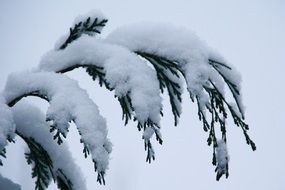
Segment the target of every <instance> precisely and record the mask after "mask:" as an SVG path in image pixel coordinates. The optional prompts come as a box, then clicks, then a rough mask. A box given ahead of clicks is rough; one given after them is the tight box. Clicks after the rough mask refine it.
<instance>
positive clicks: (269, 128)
mask: <svg viewBox="0 0 285 190" xmlns="http://www.w3.org/2000/svg"><path fill="white" fill-rule="evenodd" d="M92 9H100V10H101V11H102V12H104V13H105V14H106V15H107V16H108V18H109V22H108V24H107V27H106V28H105V29H104V31H103V36H105V35H106V34H108V33H109V32H111V31H112V30H113V29H115V28H117V27H119V26H122V25H126V24H129V23H134V22H138V21H159V22H166V23H171V24H174V25H178V26H185V27H187V28H189V29H192V30H193V31H194V32H195V33H196V34H197V35H198V36H200V38H201V39H202V40H204V41H205V42H207V44H208V45H210V46H211V47H213V48H215V49H216V50H218V51H219V52H220V53H221V54H222V55H223V56H224V57H225V58H226V59H227V60H228V61H229V62H230V63H232V64H233V65H235V67H236V68H237V70H239V71H240V73H241V74H242V77H243V83H242V93H243V99H244V104H245V105H246V121H247V122H248V123H249V125H250V135H251V137H252V138H253V139H254V141H255V142H256V144H257V151H256V152H252V151H251V150H250V147H249V146H247V145H246V143H245V139H244V137H243V135H242V131H241V129H239V128H237V127H236V126H234V125H233V124H232V123H229V125H228V136H229V137H228V144H229V154H230V176H229V178H228V179H224V177H223V178H222V179H221V180H220V181H219V182H216V181H215V173H214V167H213V166H212V165H211V154H212V153H211V148H210V147H208V146H207V144H206V139H207V134H205V133H204V132H203V129H202V124H201V123H200V122H199V121H198V117H197V109H196V105H195V104H193V103H192V102H191V101H190V100H189V98H188V95H187V94H186V93H185V96H184V99H183V113H182V117H181V119H180V124H179V126H178V127H176V128H175V127H173V118H172V115H171V111H170V107H169V103H168V101H165V104H164V107H165V108H164V109H165V110H166V113H165V116H164V118H163V119H162V124H161V125H162V127H163V129H162V133H163V136H164V145H163V146H156V147H155V148H156V158H157V159H156V161H155V162H154V163H152V164H150V165H149V164H147V163H145V152H144V150H143V141H142V140H141V134H140V133H139V132H137V130H136V128H135V127H134V126H135V125H134V124H129V125H128V126H127V127H123V122H121V110H120V107H119V104H118V102H117V101H116V100H115V99H114V98H113V93H112V92H107V91H106V90H105V89H101V88H99V87H98V85H97V83H96V82H95V83H94V82H93V81H91V79H90V77H88V76H87V74H86V73H84V72H83V71H76V72H72V73H71V74H69V76H70V77H72V78H75V79H77V80H79V82H80V85H81V86H82V87H83V88H86V89H87V90H88V93H89V95H90V96H91V97H92V98H93V99H94V101H95V103H97V104H98V106H99V108H100V111H101V113H102V115H103V116H105V117H106V119H107V124H108V126H109V134H110V135H109V136H110V138H111V141H112V142H113V144H114V151H113V153H112V156H111V157H112V159H111V164H110V168H109V170H108V173H107V176H106V181H107V184H106V186H101V187H100V185H99V184H98V183H96V175H95V174H94V172H93V166H92V163H91V160H90V159H84V158H83V154H81V151H82V150H81V148H82V147H81V145H80V143H78V141H79V139H78V136H76V134H75V131H73V132H72V134H70V135H69V137H68V142H70V145H71V146H70V150H71V151H73V153H74V157H76V160H77V162H78V164H79V165H80V166H81V167H82V168H83V172H84V175H86V181H87V185H88V189H100V190H106V189H119V190H121V189H122V190H133V189H136V190H145V189H164V190H170V189H174V188H175V189H196V190H200V189H201V190H208V189H219V190H223V189H224V190H229V189H233V190H239V189H259V190H267V189H272V190H283V189H285V182H284V176H285V164H284V163H285V149H284V145H285V143H284V134H285V126H284V123H285V117H284V107H285V103H284V97H285V90H284V89H283V87H284V82H285V80H284V78H285V77H284V72H285V66H284V58H283V57H284V52H285V51H284V50H285V47H284V46H285V35H284V34H285V24H284V20H285V12H284V10H285V1H282V0H280V1H278V0H271V1H266V0H256V1H254V0H250V1H248V0H239V1H237V0H236V1H230V0H215V1H211V0H208V1H206V0H200V1H189V0H184V1H183V0H175V1H166V0H159V1H154V0H153V1H151V0H144V1H135V0H129V1H128V0H120V1H115V0H114V1H109V0H102V1H97V0H93V1H91V0H90V1H83V0H80V1H71V0H62V1H56V0H53V1H51V0H49V1H45V2H44V1H36V0H34V1H32V0H25V1H23V0H18V1H15V0H0V65H1V69H0V89H2V88H3V87H4V86H5V81H6V78H7V76H8V74H9V73H11V72H14V71H22V70H27V69H31V68H33V67H35V66H36V65H37V64H38V63H39V60H40V58H41V56H42V55H43V54H44V53H45V52H47V51H48V50H50V49H51V48H53V46H54V43H55V42H56V40H57V39H58V38H59V37H60V36H61V35H63V34H64V33H66V32H67V31H68V29H69V27H70V25H71V24H72V22H73V19H74V18H75V17H76V16H77V15H78V14H84V13H86V12H88V11H90V10H92ZM173 35H174V34H173ZM177 35H179V34H177ZM170 37H171V34H170ZM164 98H165V100H167V97H166V96H164ZM32 101H33V102H34V103H35V104H40V105H41V107H42V109H44V107H45V104H44V103H43V102H41V101H38V100H35V99H33V100H32ZM23 147H24V145H23V144H22V143H20V139H17V143H16V145H11V146H9V147H8V149H7V151H8V154H7V156H8V158H7V160H6V161H5V163H4V164H5V166H4V167H3V168H0V172H1V173H2V174H3V175H4V176H7V177H10V178H12V179H13V180H14V181H15V182H17V183H20V184H22V185H23V189H24V190H25V189H30V188H31V187H33V182H32V180H30V177H29V175H30V167H27V166H26V163H25V160H24V159H19V157H22V158H23V157H24V156H23ZM53 188H54V187H51V189H53Z"/></svg>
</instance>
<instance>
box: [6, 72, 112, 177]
mask: <svg viewBox="0 0 285 190" xmlns="http://www.w3.org/2000/svg"><path fill="white" fill-rule="evenodd" d="M35 92H36V94H39V95H40V96H41V97H44V98H46V99H47V100H48V101H49V103H50V106H49V108H48V111H47V120H51V121H53V126H54V127H56V129H57V130H58V131H59V132H60V133H61V134H63V135H66V134H67V132H68V127H69V122H71V121H74V122H75V124H76V126H77V129H78V131H79V133H80V136H81V141H82V142H83V143H84V146H85V147H87V148H88V150H89V151H90V152H91V155H92V159H93V160H94V161H95V162H96V166H97V169H98V172H105V170H106V169H107V168H108V164H109V153H110V151H111V143H110V142H109V139H108V138H107V133H108V131H107V127H106V121H105V119H104V118H103V117H102V116H101V115H100V113H99V110H98V107H97V106H96V104H94V102H93V101H92V100H91V99H90V98H89V96H88V94H87V93H86V91H85V90H82V89H81V88H80V87H79V85H78V83H77V82H76V81H74V80H72V79H70V78H68V77H66V76H64V75H62V74H56V73H49V72H38V73H33V72H23V73H14V74H11V75H10V76H9V77H8V80H7V84H6V87H5V90H4V96H5V97H6V100H7V102H11V101H12V100H14V99H17V98H18V97H23V96H24V95H26V94H29V93H35Z"/></svg>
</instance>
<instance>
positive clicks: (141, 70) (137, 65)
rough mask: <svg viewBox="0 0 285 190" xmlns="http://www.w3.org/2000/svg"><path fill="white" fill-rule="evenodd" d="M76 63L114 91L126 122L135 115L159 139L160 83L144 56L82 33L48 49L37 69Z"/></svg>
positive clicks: (57, 69) (60, 68)
mask: <svg viewBox="0 0 285 190" xmlns="http://www.w3.org/2000/svg"><path fill="white" fill-rule="evenodd" d="M79 66H82V67H87V72H88V73H89V74H96V75H93V77H96V76H101V78H100V80H102V81H104V84H105V85H106V87H107V88H108V89H109V90H114V91H115V96H116V97H118V100H119V102H120V104H121V106H122V110H123V117H124V118H125V121H126V122H125V123H126V124H127V123H128V120H130V119H132V116H133V115H134V119H135V120H137V121H138V128H139V129H141V128H143V129H146V128H147V127H152V128H156V129H157V130H156V131H157V133H155V134H156V137H157V139H158V140H159V142H160V143H162V140H161V136H160V135H159V131H158V130H159V128H160V126H159V122H160V112H161V110H162V103H161V101H162V99H161V97H160V90H159V83H158V81H157V78H156V73H155V72H154V70H153V69H151V67H149V66H148V65H147V64H146V63H145V60H142V59H140V58H139V57H138V56H136V55H135V54H134V53H131V52H129V50H127V49H126V48H123V47H121V46H118V45H113V44H110V43H106V42H104V41H102V40H98V39H96V38H93V37H89V36H82V37H81V38H79V39H78V40H76V41H74V42H73V43H72V44H70V45H69V46H67V47H66V48H65V49H64V50H61V51H58V50H52V51H50V52H48V53H47V54H46V55H45V56H44V57H43V58H42V60H41V63H40V66H39V70H44V71H55V72H62V71H63V70H70V68H77V67H79ZM100 68H101V69H100ZM95 71H96V72H95Z"/></svg>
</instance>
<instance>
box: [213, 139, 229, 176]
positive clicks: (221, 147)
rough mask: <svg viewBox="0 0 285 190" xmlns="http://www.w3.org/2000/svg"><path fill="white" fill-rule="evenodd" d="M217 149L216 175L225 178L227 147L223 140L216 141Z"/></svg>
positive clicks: (227, 159) (227, 158)
mask: <svg viewBox="0 0 285 190" xmlns="http://www.w3.org/2000/svg"><path fill="white" fill-rule="evenodd" d="M217 143H218V147H217V148H216V161H217V168H216V171H217V173H218V174H219V173H224V174H226V177H227V175H228V174H227V172H228V163H229V155H228V150H227V145H226V143H225V141H224V140H223V139H220V140H218V142H217Z"/></svg>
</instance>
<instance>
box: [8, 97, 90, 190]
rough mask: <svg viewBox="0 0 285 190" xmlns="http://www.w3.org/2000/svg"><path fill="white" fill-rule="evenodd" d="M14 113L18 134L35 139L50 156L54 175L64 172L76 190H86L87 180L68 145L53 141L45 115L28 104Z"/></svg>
mask: <svg viewBox="0 0 285 190" xmlns="http://www.w3.org/2000/svg"><path fill="white" fill-rule="evenodd" d="M12 111H13V116H14V121H15V123H16V128H17V131H18V133H19V134H21V135H22V136H24V137H26V138H33V139H34V140H35V141H36V142H37V143H39V144H40V145H41V146H42V147H43V148H44V149H45V150H46V151H47V153H48V154H49V156H50V159H51V160H52V163H53V172H54V175H55V176H58V175H60V174H59V173H58V170H62V172H63V173H64V175H65V176H66V177H67V179H68V180H70V181H71V183H72V187H73V189H74V190H81V189H82V190H85V189H86V185H85V180H84V177H83V174H82V173H81V170H80V168H79V167H78V166H77V165H76V164H75V162H74V159H73V158H72V155H71V153H70V151H69V149H68V146H67V144H65V143H64V144H61V145H58V144H57V143H56V141H54V140H53V136H52V134H51V133H50V132H49V125H48V124H47V123H46V121H45V116H44V114H43V113H42V112H41V111H40V110H39V109H38V108H36V107H34V106H32V105H30V104H28V103H27V102H19V103H18V104H16V105H15V106H14V107H13V108H12Z"/></svg>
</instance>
